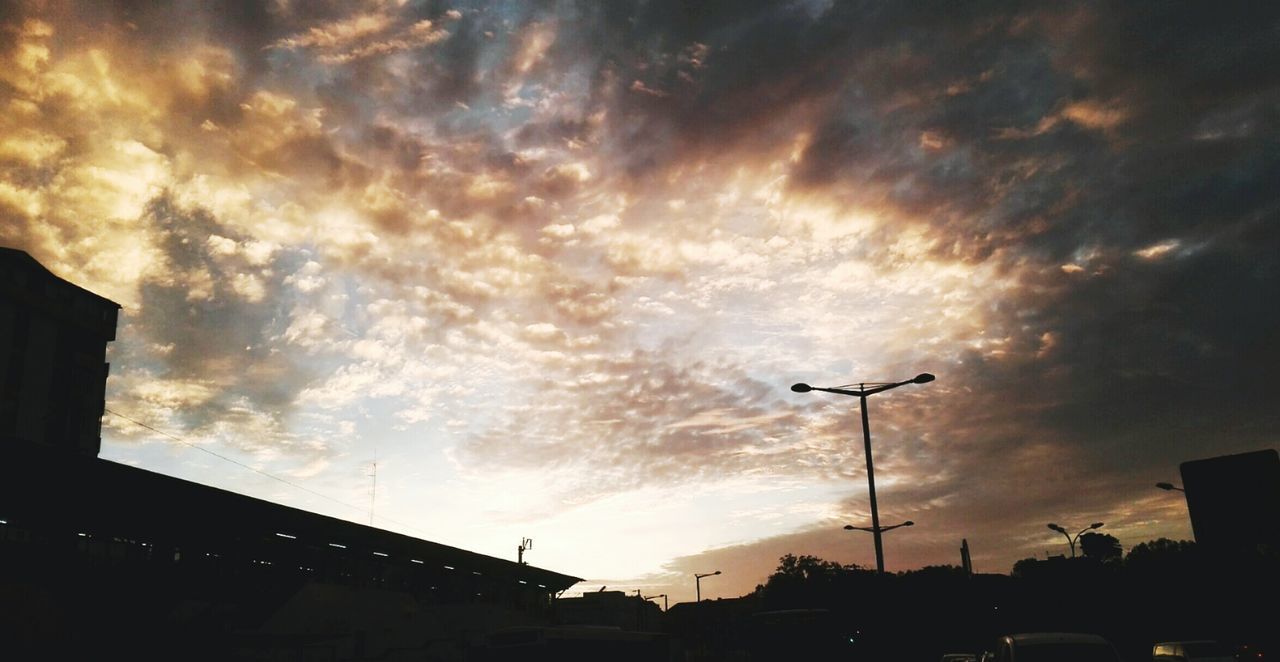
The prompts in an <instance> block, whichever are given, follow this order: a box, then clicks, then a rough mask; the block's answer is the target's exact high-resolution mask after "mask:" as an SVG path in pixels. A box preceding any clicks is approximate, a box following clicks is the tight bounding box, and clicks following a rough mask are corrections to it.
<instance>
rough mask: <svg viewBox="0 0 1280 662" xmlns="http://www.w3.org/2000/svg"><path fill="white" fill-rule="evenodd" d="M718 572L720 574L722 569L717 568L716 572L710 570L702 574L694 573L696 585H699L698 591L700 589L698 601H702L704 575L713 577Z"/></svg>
mask: <svg viewBox="0 0 1280 662" xmlns="http://www.w3.org/2000/svg"><path fill="white" fill-rule="evenodd" d="M718 574H720V571H719V570H717V571H715V572H708V573H704V574H701V575H699V574H694V575H693V580H694V584H695V585H696V587H697V591H698V602H702V578H703V577H713V576H715V575H718Z"/></svg>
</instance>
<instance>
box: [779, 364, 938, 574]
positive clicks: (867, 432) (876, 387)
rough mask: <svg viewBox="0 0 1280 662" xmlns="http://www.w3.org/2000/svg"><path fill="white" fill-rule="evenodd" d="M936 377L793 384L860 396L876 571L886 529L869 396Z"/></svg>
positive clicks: (798, 389) (806, 389) (797, 387)
mask: <svg viewBox="0 0 1280 662" xmlns="http://www.w3.org/2000/svg"><path fill="white" fill-rule="evenodd" d="M934 379H935V377H934V376H933V375H931V374H929V373H927V372H922V373H920V374H918V375H916V376H915V377H914V378H912V379H908V380H907V381H905V382H892V383H873V384H866V383H862V384H858V388H856V389H854V388H848V386H852V384H848V385H846V386H841V387H835V388H823V387H820V386H809V385H808V384H793V385H792V386H791V390H792V391H795V392H796V393H808V392H809V391H824V392H827V393H839V394H840V395H854V396H857V397H858V401H859V405H860V406H861V409H862V443H863V450H864V451H865V453H866V456H867V486H868V488H869V489H868V494H869V495H870V498H871V533H872V535H874V536H875V541H876V572H881V573H883V572H884V543H883V542H882V541H881V539H880V534H882V533H884V531H885V529H882V528H880V511H879V510H878V509H877V508H876V472H875V468H874V465H873V464H872V462H871V424H870V423H868V422H867V397H868V396H871V395H875V394H876V393H883V392H885V391H888V390H889V389H891V388H898V387H899V386H906V385H907V384H927V383H929V382H931V381H933V380H934Z"/></svg>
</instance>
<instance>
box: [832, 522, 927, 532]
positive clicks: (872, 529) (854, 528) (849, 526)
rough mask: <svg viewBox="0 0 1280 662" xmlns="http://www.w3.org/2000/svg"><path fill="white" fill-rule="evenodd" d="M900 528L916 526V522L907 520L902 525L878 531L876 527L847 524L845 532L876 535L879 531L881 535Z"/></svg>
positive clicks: (886, 527) (884, 527) (885, 527)
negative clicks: (863, 532) (864, 532)
mask: <svg viewBox="0 0 1280 662" xmlns="http://www.w3.org/2000/svg"><path fill="white" fill-rule="evenodd" d="M900 526H915V522H912V521H911V520H907V521H905V522H903V523H901V524H894V525H892V526H882V527H880V528H878V529H877V528H876V527H874V526H854V525H852V524H845V525H844V530H845V531H867V532H869V533H875V532H876V531H879V532H881V533H884V532H885V531H892V530H894V529H896V528H898V527H900Z"/></svg>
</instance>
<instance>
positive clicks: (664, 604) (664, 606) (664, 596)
mask: <svg viewBox="0 0 1280 662" xmlns="http://www.w3.org/2000/svg"><path fill="white" fill-rule="evenodd" d="M654 598H662V611H666V610H667V594H666V593H659V594H657V595H647V596H645V598H644V599H645V600H653V599H654Z"/></svg>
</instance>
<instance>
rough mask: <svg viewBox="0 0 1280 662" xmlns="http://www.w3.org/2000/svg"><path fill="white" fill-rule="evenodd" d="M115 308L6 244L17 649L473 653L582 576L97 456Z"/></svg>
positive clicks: (3, 522) (10, 548)
mask: <svg viewBox="0 0 1280 662" xmlns="http://www.w3.org/2000/svg"><path fill="white" fill-rule="evenodd" d="M118 310H119V306H118V305H116V304H115V303H113V302H111V301H108V300H106V299H103V298H102V297H99V296H97V295H94V294H92V293H90V292H87V291H86V290H83V289H81V288H79V287H77V286H75V285H72V284H70V283H68V282H66V281H64V280H62V279H60V278H58V277H57V276H54V275H53V274H51V273H49V272H48V271H47V270H45V269H44V268H43V267H41V266H40V265H39V264H38V263H37V262H36V261H35V260H34V259H32V258H31V257H30V256H29V255H27V254H26V253H23V252H21V251H16V250H13V249H7V248H0V380H3V381H2V382H0V384H2V385H3V389H4V390H3V393H0V641H3V642H4V644H3V646H2V647H0V650H3V651H4V652H5V653H6V654H11V656H12V657H13V659H62V658H71V659H74V658H76V657H77V656H83V655H84V654H89V653H92V654H93V655H94V656H95V657H108V658H115V657H126V658H127V659H134V660H138V659H200V660H204V659H208V660H225V659H343V660H362V659H389V658H393V657H396V658H398V657H400V656H407V657H411V658H417V659H422V658H427V659H463V658H465V657H466V655H467V654H468V651H472V650H479V649H480V648H481V647H482V646H483V645H484V643H485V636H486V635H487V634H489V633H492V632H495V631H498V630H501V629H504V628H510V627H514V626H538V625H548V624H550V623H551V622H552V620H553V617H554V614H553V610H552V599H553V596H555V595H558V594H559V593H560V592H562V591H564V590H565V589H567V588H568V587H570V586H572V585H573V584H576V583H577V582H579V581H581V579H579V578H577V577H571V576H569V575H564V574H561V573H557V572H552V571H549V570H543V569H540V568H536V567H533V566H530V565H527V564H521V563H516V562H514V561H508V560H504V559H498V558H494V557H491V556H486V555H483V554H476V553H474V552H469V551H466V550H462V549H458V548H455V547H449V546H446V545H441V544H437V543H433V542H429V541H426V540H420V539H417V538H413V537H411V536H406V535H401V534H398V533H392V532H390V531H384V530H380V529H375V528H372V527H368V526H363V525H360V524H355V523H352V522H348V521H345V520H340V519H335V518H332V517H325V516H322V515H317V514H315V513H309V512H306V511H302V510H297V509H294V508H288V507H285V506H281V505H278V504H274V503H270V502H267V501H263V500H260V499H254V498H250V497H247V496H243V495H240V494H235V493H232V492H227V491H224V490H220V489H215V488H211V487H207V486H204V485H199V484H196V483H192V482H189V481H185V480H179V479H176V478H171V477H168V476H164V475H161V474H157V473H153V472H150V471H144V470H141V469H137V468H134V467H129V466H126V465H123V464H118V463H115V462H110V461H107V460H102V459H99V458H97V457H96V454H97V450H98V448H99V445H100V442H99V434H100V420H101V416H102V413H103V403H104V398H103V394H104V388H105V379H106V363H105V361H104V358H105V348H106V343H107V342H108V341H110V340H112V339H113V338H114V336H115V323H116V315H117V311H118Z"/></svg>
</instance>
